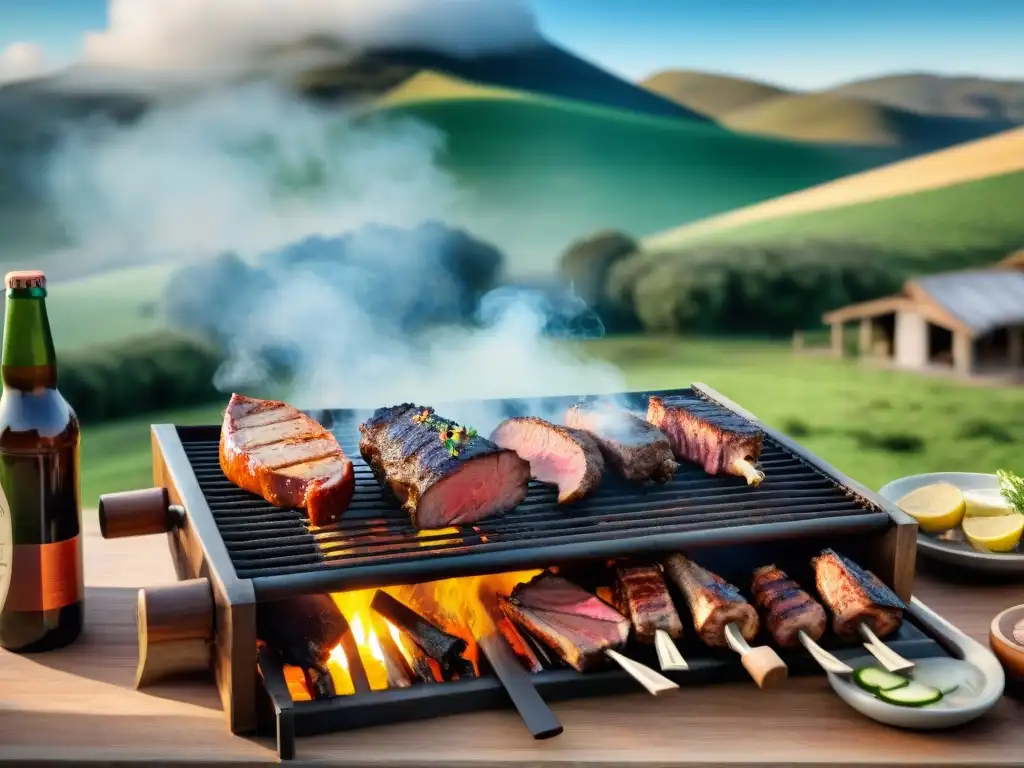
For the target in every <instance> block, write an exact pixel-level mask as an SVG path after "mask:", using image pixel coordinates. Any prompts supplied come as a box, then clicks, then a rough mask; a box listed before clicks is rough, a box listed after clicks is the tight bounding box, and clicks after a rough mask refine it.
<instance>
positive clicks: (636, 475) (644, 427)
mask: <svg viewBox="0 0 1024 768" xmlns="http://www.w3.org/2000/svg"><path fill="white" fill-rule="evenodd" d="M565 424H566V426H567V427H570V428H572V429H582V430H584V431H586V432H587V433H589V434H590V435H592V436H593V438H594V439H595V440H596V441H597V444H598V446H599V447H600V448H601V454H602V455H603V456H604V458H605V461H606V462H607V463H608V464H611V465H612V466H613V467H614V468H615V470H616V471H617V472H618V473H619V474H620V475H622V476H623V477H624V478H625V479H626V480H629V481H631V482H635V483H643V482H645V481H647V480H651V481H653V482H655V483H667V482H668V481H669V480H671V479H672V477H673V476H674V475H675V473H676V470H677V469H678V468H679V465H678V464H676V461H675V456H674V455H673V454H672V444H671V443H670V442H669V440H668V437H667V436H666V435H665V433H664V432H662V431H661V430H660V429H658V428H657V427H655V426H654V425H653V424H651V423H649V422H647V421H645V420H644V419H642V418H640V417H639V416H637V415H636V414H634V413H630V412H629V411H627V410H625V409H623V408H618V407H617V406H615V405H612V404H611V403H601V404H596V405H573V406H570V407H569V410H567V411H566V413H565Z"/></svg>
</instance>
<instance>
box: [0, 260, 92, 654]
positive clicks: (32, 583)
mask: <svg viewBox="0 0 1024 768" xmlns="http://www.w3.org/2000/svg"><path fill="white" fill-rule="evenodd" d="M6 283H7V314H6V320H5V322H4V341H3V358H2V362H0V375H2V378H3V395H2V396H0V648H5V649H7V650H9V651H17V652H21V653H33V652H37V651H47V650H52V649H54V648H61V647H63V646H65V645H68V644H69V643H72V642H74V641H75V639H76V638H77V637H78V635H79V634H80V632H81V631H82V619H83V606H82V600H83V597H84V584H83V579H82V539H81V524H82V511H81V501H80V495H79V493H80V492H79V480H78V471H79V470H78V447H79V443H80V440H81V435H80V432H79V427H78V418H77V417H76V416H75V412H74V411H73V410H72V409H71V406H69V405H68V404H67V402H66V401H65V400H64V398H63V397H61V395H60V393H59V392H58V391H57V360H56V355H55V354H54V350H53V338H52V337H51V335H50V323H49V320H48V319H47V316H46V277H45V276H44V275H43V273H42V272H37V271H27V272H10V273H8V275H7V278H6ZM5 591H6V593H7V596H6V599H4V592H5Z"/></svg>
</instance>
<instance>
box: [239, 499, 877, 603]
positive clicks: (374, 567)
mask: <svg viewBox="0 0 1024 768" xmlns="http://www.w3.org/2000/svg"><path fill="white" fill-rule="evenodd" d="M889 525H890V520H889V517H888V516H887V515H886V514H885V513H884V512H865V514H863V515H851V516H847V517H842V518H833V519H826V520H799V521H795V522H792V523H787V522H772V523H767V524H758V525H748V526H737V527H734V528H716V529H712V530H698V531H694V530H682V531H679V530H675V531H673V530H671V529H669V530H665V529H664V528H662V527H660V526H659V525H658V524H657V521H652V524H651V525H650V526H645V527H644V528H643V529H640V530H636V531H635V532H634V533H633V535H628V536H625V535H621V534H620V535H619V536H613V537H611V538H608V537H605V536H604V535H603V534H589V535H586V536H574V537H566V538H571V539H572V540H571V541H566V542H564V543H559V545H558V546H557V547H552V546H550V545H548V546H533V547H523V545H522V544H521V543H516V544H511V545H508V546H503V545H500V544H497V545H494V546H491V545H487V544H483V545H479V547H474V551H473V552H472V553H466V554H457V555H451V554H446V553H444V552H443V551H441V552H435V551H430V550H426V551H425V552H424V557H420V558H416V559H410V560H402V561H398V562H391V561H388V560H386V559H385V560H382V561H380V562H376V563H369V564H364V565H350V566H346V567H337V568H331V567H328V566H324V567H323V568H321V569H320V570H315V571H310V570H309V569H308V567H306V566H302V567H299V568H294V569H290V568H283V569H280V571H279V573H278V574H277V575H273V576H253V577H252V587H253V591H254V593H255V595H256V598H257V599H258V600H259V601H260V602H262V601H266V600H279V599H283V598H287V597H291V596H293V595H298V594H304V593H309V592H316V591H325V592H340V591H345V590H350V589H371V588H374V587H378V588H379V587H382V586H398V585H402V584H420V583H424V582H428V581H436V580H439V579H450V578H455V577H458V576H467V575H474V574H481V573H483V574H486V573H502V572H507V571H517V570H524V569H527V568H536V567H540V566H541V565H548V564H549V562H548V561H549V559H550V558H551V557H552V552H554V551H557V555H558V560H559V562H562V563H566V564H568V563H571V562H578V561H582V560H591V559H596V558H602V557H614V556H626V555H657V554H669V553H673V552H678V551H680V550H686V549H700V548H704V547H715V546H728V545H738V544H750V543H754V542H757V543H766V542H769V541H780V540H785V539H792V538H798V537H799V538H813V537H815V536H829V535H831V536H839V537H841V536H846V535H851V534H856V533H871V532H874V531H879V530H885V529H887V528H888V527H889ZM680 527H684V528H685V527H686V526H680ZM242 573H247V572H244V571H243V572H242ZM240 575H241V573H240Z"/></svg>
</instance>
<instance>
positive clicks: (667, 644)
mask: <svg viewBox="0 0 1024 768" xmlns="http://www.w3.org/2000/svg"><path fill="white" fill-rule="evenodd" d="M654 650H656V651H657V652H658V665H659V666H660V667H661V671H662V672H682V671H683V670H686V669H689V668H690V665H689V664H687V663H686V659H684V658H683V654H681V653H680V652H679V648H678V647H676V643H675V640H673V639H672V635H670V634H669V633H668V632H666V631H665V630H664V629H656V630H655V631H654Z"/></svg>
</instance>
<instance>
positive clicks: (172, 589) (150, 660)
mask: <svg viewBox="0 0 1024 768" xmlns="http://www.w3.org/2000/svg"><path fill="white" fill-rule="evenodd" d="M137 623H138V632H139V665H138V669H137V670H136V674H135V687H136V688H142V687H144V686H147V685H150V684H151V683H153V682H156V681H157V680H161V679H164V678H168V677H174V676H178V675H186V674H195V673H198V672H203V671H205V670H207V669H209V668H210V664H211V660H212V655H211V649H212V647H213V635H214V602H213V592H212V590H211V589H210V581H209V579H206V578H199V579H190V580H188V581H179V582H177V583H175V584H168V585H166V586H162V587H151V588H149V589H140V590H139V596H138V606H137Z"/></svg>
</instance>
